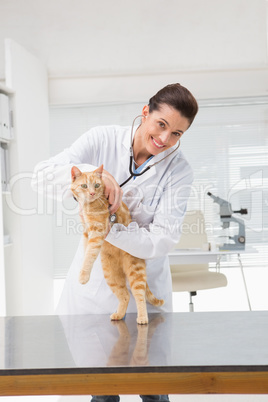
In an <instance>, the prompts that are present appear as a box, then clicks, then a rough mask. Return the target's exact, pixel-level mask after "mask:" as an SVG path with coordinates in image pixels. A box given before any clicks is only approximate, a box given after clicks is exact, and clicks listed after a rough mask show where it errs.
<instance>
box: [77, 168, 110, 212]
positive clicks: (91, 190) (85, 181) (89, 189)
mask: <svg viewBox="0 0 268 402" xmlns="http://www.w3.org/2000/svg"><path fill="white" fill-rule="evenodd" d="M102 172H103V165H101V166H100V167H99V168H98V169H96V170H94V171H93V172H83V173H82V172H81V171H80V170H79V169H78V167H76V166H73V167H72V170H71V175H72V184H71V190H72V192H73V195H74V198H75V199H76V200H77V201H78V202H79V203H81V204H82V205H84V204H85V203H91V202H93V201H95V200H96V199H98V198H99V197H101V196H103V194H104V183H103V181H102Z"/></svg>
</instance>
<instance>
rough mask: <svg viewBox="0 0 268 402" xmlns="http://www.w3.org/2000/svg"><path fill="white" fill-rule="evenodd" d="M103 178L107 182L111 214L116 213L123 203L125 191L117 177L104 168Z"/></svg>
mask: <svg viewBox="0 0 268 402" xmlns="http://www.w3.org/2000/svg"><path fill="white" fill-rule="evenodd" d="M102 180H103V181H104V184H105V196H106V198H107V200H108V201H109V204H110V208H109V211H110V213H111V214H114V213H115V212H116V211H117V210H118V208H119V207H120V205H121V203H122V195H123V191H122V189H121V188H120V186H119V184H118V183H117V181H116V180H115V178H114V177H113V176H112V175H111V174H110V173H109V172H107V171H106V170H103V173H102Z"/></svg>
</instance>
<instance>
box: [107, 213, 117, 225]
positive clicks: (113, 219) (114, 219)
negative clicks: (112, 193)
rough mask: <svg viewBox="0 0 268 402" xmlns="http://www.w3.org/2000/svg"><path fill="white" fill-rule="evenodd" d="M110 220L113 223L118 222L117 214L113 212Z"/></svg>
mask: <svg viewBox="0 0 268 402" xmlns="http://www.w3.org/2000/svg"><path fill="white" fill-rule="evenodd" d="M109 221H110V223H112V224H113V223H115V222H116V214H111V215H110V217H109Z"/></svg>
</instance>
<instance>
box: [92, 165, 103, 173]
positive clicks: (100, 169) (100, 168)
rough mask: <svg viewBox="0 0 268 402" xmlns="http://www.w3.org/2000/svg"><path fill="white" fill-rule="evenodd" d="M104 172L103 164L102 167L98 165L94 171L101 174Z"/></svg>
mask: <svg viewBox="0 0 268 402" xmlns="http://www.w3.org/2000/svg"><path fill="white" fill-rule="evenodd" d="M102 172H103V165H101V166H100V167H98V169H96V170H95V171H94V173H98V174H99V175H100V176H101V175H102Z"/></svg>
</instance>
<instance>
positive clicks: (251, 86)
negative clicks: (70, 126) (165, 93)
mask: <svg viewBox="0 0 268 402" xmlns="http://www.w3.org/2000/svg"><path fill="white" fill-rule="evenodd" d="M266 9H267V2H266V0H225V1H222V0H202V1H200V0H187V1H186V0H168V1H167V0H146V1H144V0H135V1H124V0H114V1H110V0H99V1H98V2H96V1H93V0H77V1H75V2H74V1H73V0H65V1H64V2H63V1H61V0H22V1H19V0H9V1H0V15H1V25H0V54H3V39H4V38H5V37H11V38H12V39H14V40H16V41H17V42H18V43H20V44H21V45H23V46H24V47H26V48H27V49H28V50H29V51H30V52H31V53H33V54H35V55H36V56H37V57H38V58H39V59H40V60H41V61H43V62H44V63H45V64H46V65H47V68H48V73H49V78H50V83H49V91H50V102H51V103H53V104H57V103H80V102H90V103H91V102H101V101H108V102H110V101H118V100H119V101H122V100H123V101H125V100H128V99H132V100H133V98H135V99H134V100H139V101H141V100H144V99H146V100H147V99H148V97H149V96H151V95H152V93H153V92H154V91H155V90H157V89H158V88H159V87H161V86H162V85H165V84H166V83H168V82H174V81H179V82H181V83H182V84H184V85H186V86H188V87H189V88H190V89H191V90H192V92H193V93H194V94H195V95H196V96H197V98H199V99H201V98H203V99H204V98H217V97H230V96H251V95H265V94H267V92H268V59H267V21H266V19H267V16H266ZM3 77H4V61H3V59H2V58H0V78H3Z"/></svg>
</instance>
